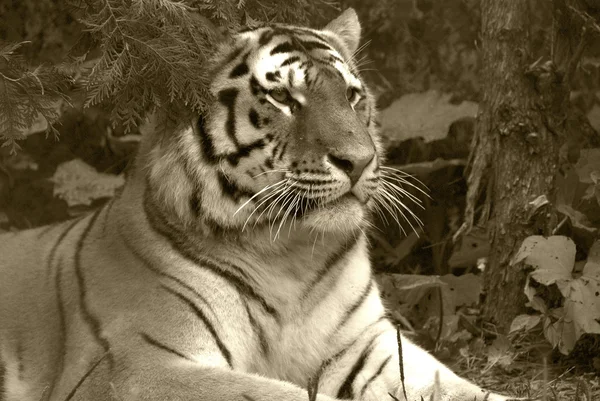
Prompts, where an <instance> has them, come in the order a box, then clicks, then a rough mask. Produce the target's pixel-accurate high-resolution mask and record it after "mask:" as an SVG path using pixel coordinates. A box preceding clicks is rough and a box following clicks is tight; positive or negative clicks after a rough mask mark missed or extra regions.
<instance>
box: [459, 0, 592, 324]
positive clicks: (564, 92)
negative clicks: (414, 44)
mask: <svg viewBox="0 0 600 401" xmlns="http://www.w3.org/2000/svg"><path fill="white" fill-rule="evenodd" d="M569 1H570V0H555V1H554V3H553V7H554V9H553V13H554V18H555V21H554V22H555V24H554V25H555V28H554V29H555V31H554V32H553V33H552V34H553V49H552V52H551V54H552V59H551V60H548V61H541V60H538V61H537V62H534V56H533V55H532V53H533V49H531V37H530V34H529V29H528V28H529V24H530V21H531V20H532V19H531V18H530V13H532V12H536V10H535V9H531V8H530V7H531V3H530V2H529V1H524V0H523V1H522V0H519V1H515V0H483V1H482V2H481V11H482V43H481V48H482V62H483V71H482V91H483V99H482V102H481V103H480V114H479V116H478V121H477V127H476V133H475V138H474V141H473V144H472V149H471V156H470V160H469V166H470V167H469V170H468V179H467V181H468V185H469V189H468V193H467V208H466V211H465V225H464V226H463V228H464V229H465V230H469V229H470V228H471V227H472V226H473V224H477V225H482V226H487V227H488V228H489V230H488V233H489V238H490V241H491V251H490V255H489V259H488V267H487V269H486V271H485V274H484V291H485V295H486V297H485V301H484V305H483V317H484V319H486V320H488V321H491V322H493V323H495V324H496V325H497V326H498V328H499V329H500V330H505V329H506V328H507V327H508V326H509V325H510V323H511V322H512V320H513V318H514V317H515V316H516V315H517V314H519V313H521V312H522V311H523V310H524V309H525V302H526V298H525V295H524V293H523V288H524V283H525V278H526V271H525V270H524V269H523V266H522V265H514V266H513V265H511V262H510V261H511V258H512V256H513V255H514V254H515V252H516V251H517V250H518V249H519V247H520V245H521V243H522V241H523V239H525V238H526V237H527V236H529V235H551V234H552V232H553V229H554V228H555V227H556V224H557V219H556V212H555V210H554V207H553V201H554V199H555V192H556V191H555V179H556V174H557V172H559V171H561V170H562V166H564V165H566V164H568V163H570V162H573V161H574V160H575V161H576V160H577V158H578V147H577V146H575V145H573V143H574V142H573V141H574V139H573V138H576V139H577V140H576V141H575V142H576V143H577V144H579V143H580V142H581V141H580V140H579V138H581V136H582V134H577V133H581V132H585V130H588V131H589V130H590V129H591V127H589V123H587V122H586V121H585V119H582V118H580V116H577V115H575V114H573V112H572V108H571V105H570V102H569V91H570V87H569V81H570V76H571V75H572V73H573V69H574V67H575V66H576V65H577V60H578V58H579V57H580V56H581V51H582V50H583V46H584V45H585V41H582V40H583V38H584V36H585V34H582V30H581V26H582V24H581V22H579V24H578V25H573V20H572V18H571V16H572V13H570V12H569V8H568V4H567V2H569ZM538 50H539V49H538ZM538 53H539V51H538ZM547 53H550V52H547ZM584 125H585V126H584ZM591 131H592V133H591V134H590V135H595V132H594V131H593V129H591ZM566 138H569V139H568V140H567V139H566ZM574 154H575V155H574ZM573 159H574V160H573ZM476 211H477V216H476ZM462 231H463V232H464V230H462Z"/></svg>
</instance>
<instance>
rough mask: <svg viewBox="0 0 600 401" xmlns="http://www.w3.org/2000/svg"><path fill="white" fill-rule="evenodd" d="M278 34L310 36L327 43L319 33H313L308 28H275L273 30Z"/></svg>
mask: <svg viewBox="0 0 600 401" xmlns="http://www.w3.org/2000/svg"><path fill="white" fill-rule="evenodd" d="M275 30H276V31H277V32H278V33H280V34H283V35H293V36H301V35H305V36H312V37H313V38H315V39H318V40H321V41H323V42H327V43H328V42H329V41H328V40H327V39H326V38H325V37H324V36H321V35H320V34H319V33H317V32H315V31H314V30H312V29H310V28H303V27H277V28H276V29H275Z"/></svg>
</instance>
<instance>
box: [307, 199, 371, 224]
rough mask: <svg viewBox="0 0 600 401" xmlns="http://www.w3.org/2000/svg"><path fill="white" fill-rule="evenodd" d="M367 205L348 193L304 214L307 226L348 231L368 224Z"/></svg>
mask: <svg viewBox="0 0 600 401" xmlns="http://www.w3.org/2000/svg"><path fill="white" fill-rule="evenodd" d="M366 217H367V206H366V205H365V204H364V203H362V202H361V201H359V200H358V199H357V198H356V196H354V195H352V194H350V193H348V194H346V195H343V196H342V197H340V198H338V199H336V200H334V201H332V202H328V203H327V204H325V205H322V206H321V207H319V208H316V209H313V210H311V211H310V212H308V213H306V214H305V215H304V216H302V223H303V225H304V226H305V227H307V228H309V229H311V230H314V231H316V232H331V233H340V234H341V233H348V232H355V231H356V230H357V229H363V228H364V226H365V225H366V223H367V222H366Z"/></svg>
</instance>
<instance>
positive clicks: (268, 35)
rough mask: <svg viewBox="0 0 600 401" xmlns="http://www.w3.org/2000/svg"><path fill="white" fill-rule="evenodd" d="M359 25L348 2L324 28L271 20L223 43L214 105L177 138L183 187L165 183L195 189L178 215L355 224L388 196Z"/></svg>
mask: <svg viewBox="0 0 600 401" xmlns="http://www.w3.org/2000/svg"><path fill="white" fill-rule="evenodd" d="M360 31H361V28H360V23H359V21H358V17H357V15H356V13H355V12H354V10H352V9H349V10H346V11H345V12H344V13H342V14H341V15H340V16H339V17H338V18H336V19H335V20H333V21H332V22H331V23H329V24H328V25H327V26H326V27H325V28H323V29H322V30H315V29H308V28H302V27H297V26H289V25H274V26H264V27H260V28H256V29H247V30H244V31H241V32H239V33H237V34H236V35H235V36H234V37H233V38H231V40H230V41H229V42H228V43H227V44H225V45H223V46H222V48H221V49H220V51H219V52H218V56H217V58H216V60H215V63H214V65H215V67H214V71H213V80H212V85H211V87H210V90H211V93H212V94H213V95H214V99H215V100H214V104H213V105H212V108H211V110H210V112H209V113H208V114H207V115H206V116H203V117H201V118H199V119H198V121H195V122H194V124H193V129H191V130H187V131H185V132H183V134H182V135H181V137H180V140H179V142H178V152H183V153H184V155H185V163H184V164H185V166H184V167H182V170H186V171H185V174H186V175H187V180H188V185H187V188H186V189H185V190H182V189H181V188H173V187H172V186H171V185H170V184H169V183H167V182H163V183H161V184H160V187H161V188H162V192H163V194H164V196H167V197H168V196H171V197H172V196H174V194H177V195H175V196H177V197H180V198H182V199H188V198H189V199H190V201H189V202H182V201H181V199H180V200H179V208H178V209H179V210H178V212H179V214H180V215H182V216H183V215H185V214H186V213H187V212H192V214H194V213H195V214H196V215H197V216H202V217H203V218H204V219H205V220H206V221H212V224H215V225H218V226H219V227H227V228H236V229H240V228H245V227H246V226H247V225H256V224H259V225H261V224H264V223H270V224H271V225H272V226H277V225H279V227H281V226H282V224H283V223H284V222H290V221H293V222H294V223H295V224H296V225H300V226H304V227H308V228H313V229H318V230H319V231H348V230H355V229H356V228H357V227H362V226H363V225H364V224H365V223H366V222H367V219H366V218H367V216H368V215H369V212H370V211H371V210H372V209H373V208H374V207H377V204H378V203H381V201H382V200H386V199H387V200H388V201H389V200H390V199H389V197H390V196H392V195H391V194H390V191H384V192H381V180H380V177H381V174H382V173H381V171H382V170H381V169H380V163H381V161H382V157H383V156H382V149H381V145H380V143H379V139H378V134H377V128H376V122H375V117H376V111H375V101H374V99H373V96H372V95H371V94H370V93H369V90H368V88H367V86H366V85H365V83H364V81H363V80H362V79H361V77H360V75H359V71H358V68H357V66H356V63H355V54H356V52H357V50H358V45H359V41H360ZM163 159H164V158H163ZM174 159H176V157H175V156H173V157H172V158H169V160H171V161H173V162H174V163H175V162H176V160H174ZM162 167H163V168H167V169H169V167H168V166H165V165H164V163H163V166H162ZM171 169H173V167H171ZM155 170H156V169H155ZM153 175H158V174H154V172H153ZM159 181H160V179H159ZM388 185H389V184H388ZM392 185H396V184H392ZM391 189H392V188H391V187H388V190H391ZM386 194H387V195H386ZM386 196H387V197H388V198H386ZM378 201H379V202H378ZM388 207H389V205H388ZM187 208H189V209H194V208H196V209H197V210H187Z"/></svg>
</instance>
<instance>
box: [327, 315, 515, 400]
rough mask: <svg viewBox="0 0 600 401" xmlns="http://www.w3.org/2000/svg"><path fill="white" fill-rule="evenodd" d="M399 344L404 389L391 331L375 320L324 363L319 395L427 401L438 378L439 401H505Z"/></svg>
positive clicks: (408, 345) (386, 323)
mask: <svg viewBox="0 0 600 401" xmlns="http://www.w3.org/2000/svg"><path fill="white" fill-rule="evenodd" d="M401 343H402V363H403V371H404V372H403V373H404V383H402V381H401V380H400V377H401V375H400V362H399V351H398V341H397V332H396V329H395V328H394V327H393V325H392V324H391V323H390V322H389V321H388V320H387V319H380V320H379V321H377V322H375V323H372V324H371V325H370V326H369V327H367V328H366V329H365V330H364V331H363V332H362V333H361V334H360V335H359V336H358V337H357V338H356V339H355V340H354V341H352V342H351V343H350V344H349V345H348V346H347V347H346V348H344V349H343V350H342V351H340V352H339V353H338V354H336V355H334V356H333V357H332V358H331V359H330V360H329V361H327V362H325V364H324V366H323V368H322V371H321V373H320V379H319V389H320V390H319V391H321V392H324V393H326V394H331V395H334V396H336V397H337V398H338V399H359V400H364V401H382V400H392V398H391V397H390V394H391V395H393V396H394V397H396V398H397V399H398V400H408V401H421V397H423V399H424V400H428V399H429V397H430V396H431V395H432V393H433V392H434V391H435V390H434V388H435V385H434V383H435V376H436V374H439V383H440V386H439V388H438V390H439V393H438V395H439V396H440V398H439V399H441V400H443V401H463V400H464V401H483V400H488V401H503V400H509V399H510V398H508V397H505V396H502V395H499V394H493V393H488V392H487V391H485V390H483V389H481V388H480V387H478V386H476V385H475V384H473V383H471V382H469V381H467V380H465V379H462V378H460V377H459V376H457V375H456V374H455V373H454V372H452V371H451V370H450V369H448V368H447V367H446V366H444V365H443V364H442V363H440V362H439V361H438V360H436V359H435V358H434V357H433V356H432V355H430V354H429V353H427V352H426V351H425V350H423V349H421V348H420V347H418V346H416V345H415V344H413V343H412V342H411V341H410V340H408V339H406V338H405V337H403V336H402V339H401ZM436 372H437V373H436ZM404 394H406V398H405V396H404Z"/></svg>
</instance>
